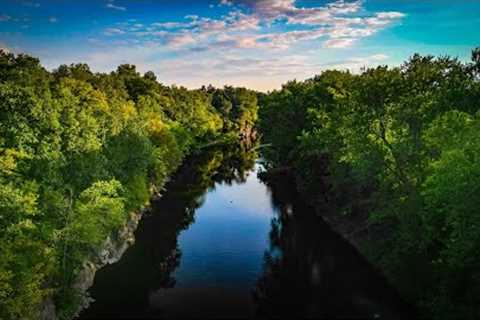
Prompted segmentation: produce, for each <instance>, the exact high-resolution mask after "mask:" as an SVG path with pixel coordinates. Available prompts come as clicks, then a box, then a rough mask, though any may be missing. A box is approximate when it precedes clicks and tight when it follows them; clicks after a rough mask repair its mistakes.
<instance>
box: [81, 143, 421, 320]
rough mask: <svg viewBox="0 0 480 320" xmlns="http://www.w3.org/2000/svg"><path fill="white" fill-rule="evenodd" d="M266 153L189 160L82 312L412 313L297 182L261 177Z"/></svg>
mask: <svg viewBox="0 0 480 320" xmlns="http://www.w3.org/2000/svg"><path fill="white" fill-rule="evenodd" d="M257 157H258V155H257V154H255V153H253V152H247V151H245V150H243V149H242V148H239V147H238V148H234V149H232V150H223V151H221V150H213V151H210V152H205V153H204V154H202V155H201V156H196V157H193V158H192V159H190V160H188V161H187V162H186V163H185V164H184V165H183V166H182V167H181V168H180V169H179V171H178V172H177V174H176V175H175V177H174V178H173V179H172V180H171V181H170V182H169V183H168V184H167V186H166V190H167V191H166V192H165V194H164V195H163V196H162V197H161V198H160V199H159V200H156V201H154V202H153V203H152V207H151V210H150V211H149V212H148V213H147V214H146V215H145V216H144V218H143V219H142V221H141V222H140V225H139V227H138V229H137V231H136V234H135V237H136V242H135V244H134V245H133V246H132V247H130V248H129V249H128V250H127V251H126V253H125V255H124V256H123V257H122V259H121V260H120V261H119V262H118V263H115V264H113V265H109V266H106V267H105V268H103V269H101V270H100V271H98V272H97V274H96V277H95V283H94V285H93V287H92V288H91V289H90V291H89V292H90V294H91V296H92V298H93V299H95V302H94V303H92V304H91V306H90V307H89V308H88V309H87V310H84V312H82V314H81V315H80V318H81V319H92V318H112V319H118V318H179V317H180V318H181V317H189V318H190V317H198V318H206V317H208V318H239V317H240V318H245V317H260V318H262V317H266V318H268V317H276V318H281V317H295V316H300V317H314V318H318V317H326V318H331V317H343V318H346V317H348V318H352V317H354V318H355V317H356V318H365V317H369V318H385V319H402V318H408V317H410V316H411V312H412V311H411V308H410V306H409V305H408V304H406V303H405V302H404V301H403V300H402V299H401V297H400V296H399V295H398V293H397V291H396V290H395V289H394V288H392V287H391V286H390V285H389V284H388V283H387V281H386V280H385V279H384V277H383V276H382V275H381V274H380V273H379V272H378V271H377V270H376V269H375V268H374V267H372V266H371V265H370V264H369V263H368V262H367V261H366V260H365V259H364V258H363V257H362V256H361V255H360V254H359V253H358V252H357V251H356V249H355V248H354V247H352V246H351V245H350V244H348V242H346V241H345V240H344V239H343V238H342V237H341V236H339V235H337V234H335V233H334V232H333V231H331V230H330V228H329V227H328V226H327V225H326V224H325V223H324V222H323V220H322V219H321V218H320V217H317V216H315V215H314V214H313V211H312V210H311V209H309V208H308V207H306V206H305V205H303V203H302V201H301V200H299V199H298V196H297V194H296V192H295V187H294V184H293V182H292V181H288V180H286V181H285V182H284V183H280V184H278V183H277V185H275V186H267V185H266V184H264V183H263V182H262V181H260V180H259V178H258V177H257V173H258V171H259V170H261V165H260V164H259V163H258V162H257V161H256V159H257Z"/></svg>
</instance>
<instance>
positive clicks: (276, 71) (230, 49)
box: [0, 0, 480, 91]
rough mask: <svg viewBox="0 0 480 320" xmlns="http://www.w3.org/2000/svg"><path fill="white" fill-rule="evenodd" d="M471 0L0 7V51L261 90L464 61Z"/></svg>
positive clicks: (18, 1)
mask: <svg viewBox="0 0 480 320" xmlns="http://www.w3.org/2000/svg"><path fill="white" fill-rule="evenodd" d="M476 46H480V0H456V1H453V0H319V1H315V0H205V1H203V0H196V1H192V0H81V1H80V0H78V1H73V0H32V1H30V0H0V48H2V49H4V50H7V51H11V52H14V53H27V54H30V55H33V56H35V57H38V58H40V59H41V62H42V64H43V65H44V66H45V67H46V68H48V69H49V70H52V69H55V68H57V67H58V66H59V65H61V64H71V63H79V62H84V63H88V64H89V65H90V68H91V69H92V70H93V71H96V72H97V71H98V72H108V71H111V70H115V69H116V67H117V66H118V65H120V64H124V63H130V64H135V65H136V66H137V70H139V71H140V72H146V71H150V70H151V71H154V72H155V74H156V75H157V78H158V80H159V81H160V82H162V83H165V84H167V85H171V84H176V85H182V86H186V87H188V88H197V87H200V86H202V85H208V84H213V85H214V86H223V85H226V84H228V85H234V86H244V87H248V88H252V89H257V90H261V91H268V90H272V89H277V88H280V87H281V84H282V83H285V82H287V81H288V80H293V79H297V80H303V79H307V78H311V77H312V76H314V75H315V74H319V73H320V72H322V70H326V69H333V68H336V69H349V70H351V71H352V72H358V71H359V70H361V68H362V67H374V66H377V65H392V66H395V65H400V64H401V63H402V62H403V61H405V60H406V59H408V57H410V56H411V55H412V54H414V53H420V54H424V55H426V54H433V55H451V56H454V57H458V58H459V59H461V60H464V61H467V60H469V59H470V53H471V50H472V49H473V48H475V47H476Z"/></svg>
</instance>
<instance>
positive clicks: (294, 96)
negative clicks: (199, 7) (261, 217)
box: [259, 49, 480, 319]
mask: <svg viewBox="0 0 480 320" xmlns="http://www.w3.org/2000/svg"><path fill="white" fill-rule="evenodd" d="M260 106H261V107H260V121H259V123H260V124H259V125H260V128H261V133H262V140H263V141H262V142H263V143H271V144H272V146H271V147H270V148H267V149H265V151H264V152H263V153H264V157H265V159H266V160H267V164H268V166H269V167H270V168H285V167H287V168H290V169H293V171H294V172H295V175H296V177H297V185H298V188H299V189H300V191H301V192H302V194H303V195H304V196H305V197H306V198H307V199H308V200H309V201H310V202H311V203H312V204H313V205H314V206H315V207H316V208H317V209H319V210H318V211H319V212H324V213H325V214H328V212H336V213H337V214H338V215H343V216H344V219H345V220H348V219H351V220H352V219H354V217H356V216H358V215H362V214H365V213H367V214H368V221H367V227H369V226H372V225H378V224H379V225H381V226H383V229H380V230H382V231H383V238H385V241H382V243H370V244H369V246H370V249H368V252H369V254H370V256H371V257H372V259H373V260H374V262H375V263H378V264H380V265H381V266H382V267H383V270H385V272H386V273H387V275H388V276H389V278H390V279H391V280H392V281H393V282H394V283H395V284H396V285H397V287H398V288H399V289H400V290H401V291H402V293H403V294H404V295H405V296H406V297H407V298H408V299H409V300H410V301H412V302H414V303H416V305H417V306H418V307H419V309H420V310H421V312H423V313H424V315H426V316H427V317H429V318H430V317H434V318H438V319H453V318H462V319H466V318H469V319H474V318H479V317H480V308H479V306H480V113H479V111H480V49H476V50H474V51H473V54H472V60H471V62H467V63H462V62H461V61H459V60H458V59H456V58H451V57H448V56H447V57H438V58H435V57H432V56H420V55H414V56H412V57H411V58H410V59H409V60H408V61H406V62H405V63H404V64H402V65H401V66H400V67H394V68H388V67H386V66H380V67H377V68H371V69H366V70H363V71H362V72H361V74H351V73H349V72H347V71H325V72H323V73H322V74H320V75H318V76H316V77H314V78H313V79H310V80H306V81H304V82H296V81H292V82H289V83H287V84H285V85H284V86H283V87H282V89H281V90H278V91H274V92H272V93H270V94H268V95H264V96H262V97H261V99H260ZM372 246H374V250H371V247H372ZM365 248H366V247H365ZM365 252H367V250H365Z"/></svg>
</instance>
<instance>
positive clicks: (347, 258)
mask: <svg viewBox="0 0 480 320" xmlns="http://www.w3.org/2000/svg"><path fill="white" fill-rule="evenodd" d="M294 184H295V182H294V179H293V178H292V177H290V176H289V175H288V173H284V174H280V175H279V176H276V177H275V178H274V179H271V180H269V181H268V185H269V189H270V191H271V200H272V203H273V206H274V208H275V209H276V212H277V214H276V217H275V218H273V219H272V227H271V231H270V248H269V250H267V251H266V253H265V258H264V260H265V266H264V272H263V274H262V275H261V276H260V277H259V279H258V282H257V287H256V291H255V294H254V295H255V300H256V313H257V317H268V318H272V317H273V318H292V319H293V318H295V317H302V318H326V319H331V318H348V319H351V318H359V319H365V318H367V319H411V318H412V317H414V316H415V314H416V313H415V311H414V310H413V308H412V307H411V306H410V305H408V304H407V303H406V302H405V301H404V300H403V299H402V297H400V295H399V294H398V292H397V291H396V290H395V289H394V288H392V287H391V286H390V285H389V284H388V282H387V281H386V279H385V278H384V277H383V276H382V275H381V273H380V272H379V271H378V270H376V269H375V268H374V267H373V266H372V265H370V264H369V263H368V261H366V259H365V258H364V257H363V256H362V255H360V253H359V252H358V251H357V250H356V248H355V247H353V246H352V245H351V244H349V243H348V242H347V241H346V240H345V239H344V238H342V237H341V236H340V235H338V234H337V233H335V232H333V231H332V230H331V229H330V227H329V226H328V225H327V224H326V223H325V221H324V220H323V219H322V218H321V217H319V216H317V215H316V214H315V212H314V210H313V209H311V208H309V207H308V206H306V205H305V204H304V202H303V201H301V199H300V197H299V195H298V193H297V192H295V191H293V190H292V186H293V185H294Z"/></svg>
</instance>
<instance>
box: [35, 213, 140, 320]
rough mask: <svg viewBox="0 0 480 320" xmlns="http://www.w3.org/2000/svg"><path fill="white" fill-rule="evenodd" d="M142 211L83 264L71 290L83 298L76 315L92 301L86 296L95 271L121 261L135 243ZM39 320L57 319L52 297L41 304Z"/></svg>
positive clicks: (132, 217) (133, 216) (131, 215)
mask: <svg viewBox="0 0 480 320" xmlns="http://www.w3.org/2000/svg"><path fill="white" fill-rule="evenodd" d="M143 213H144V210H142V211H140V212H132V213H130V216H129V218H128V220H127V222H126V223H125V225H124V226H123V228H121V229H120V230H119V231H118V232H117V234H116V235H115V237H111V236H109V237H108V238H107V239H106V240H105V243H104V245H103V246H102V249H101V250H100V251H99V252H98V253H97V254H96V255H94V256H92V257H91V259H90V260H87V261H85V262H84V263H83V266H82V269H81V271H80V272H79V273H78V275H77V278H76V280H75V282H74V283H73V286H72V288H73V289H75V290H77V291H78V292H79V293H80V294H81V295H82V296H83V297H82V299H81V302H80V304H79V306H78V311H77V314H76V315H75V316H74V317H76V316H78V314H79V313H80V312H81V311H82V310H83V309H85V308H87V307H88V306H89V305H90V303H91V302H93V299H92V298H91V297H90V296H89V294H88V292H87V291H88V289H89V288H90V287H91V286H92V285H93V281H94V279H95V273H96V272H97V270H99V269H101V268H103V267H104V266H106V265H108V264H112V263H115V262H117V261H119V260H120V259H121V257H122V256H123V254H124V253H125V251H126V250H127V249H128V248H129V247H130V246H131V245H132V244H133V243H134V242H135V235H134V233H135V230H136V229H137V227H138V223H139V221H140V219H141V218H142V216H143ZM40 319H41V320H55V319H57V315H56V310H55V304H54V302H53V299H52V297H49V298H47V299H46V300H45V301H44V303H43V304H42V307H41V310H40Z"/></svg>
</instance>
